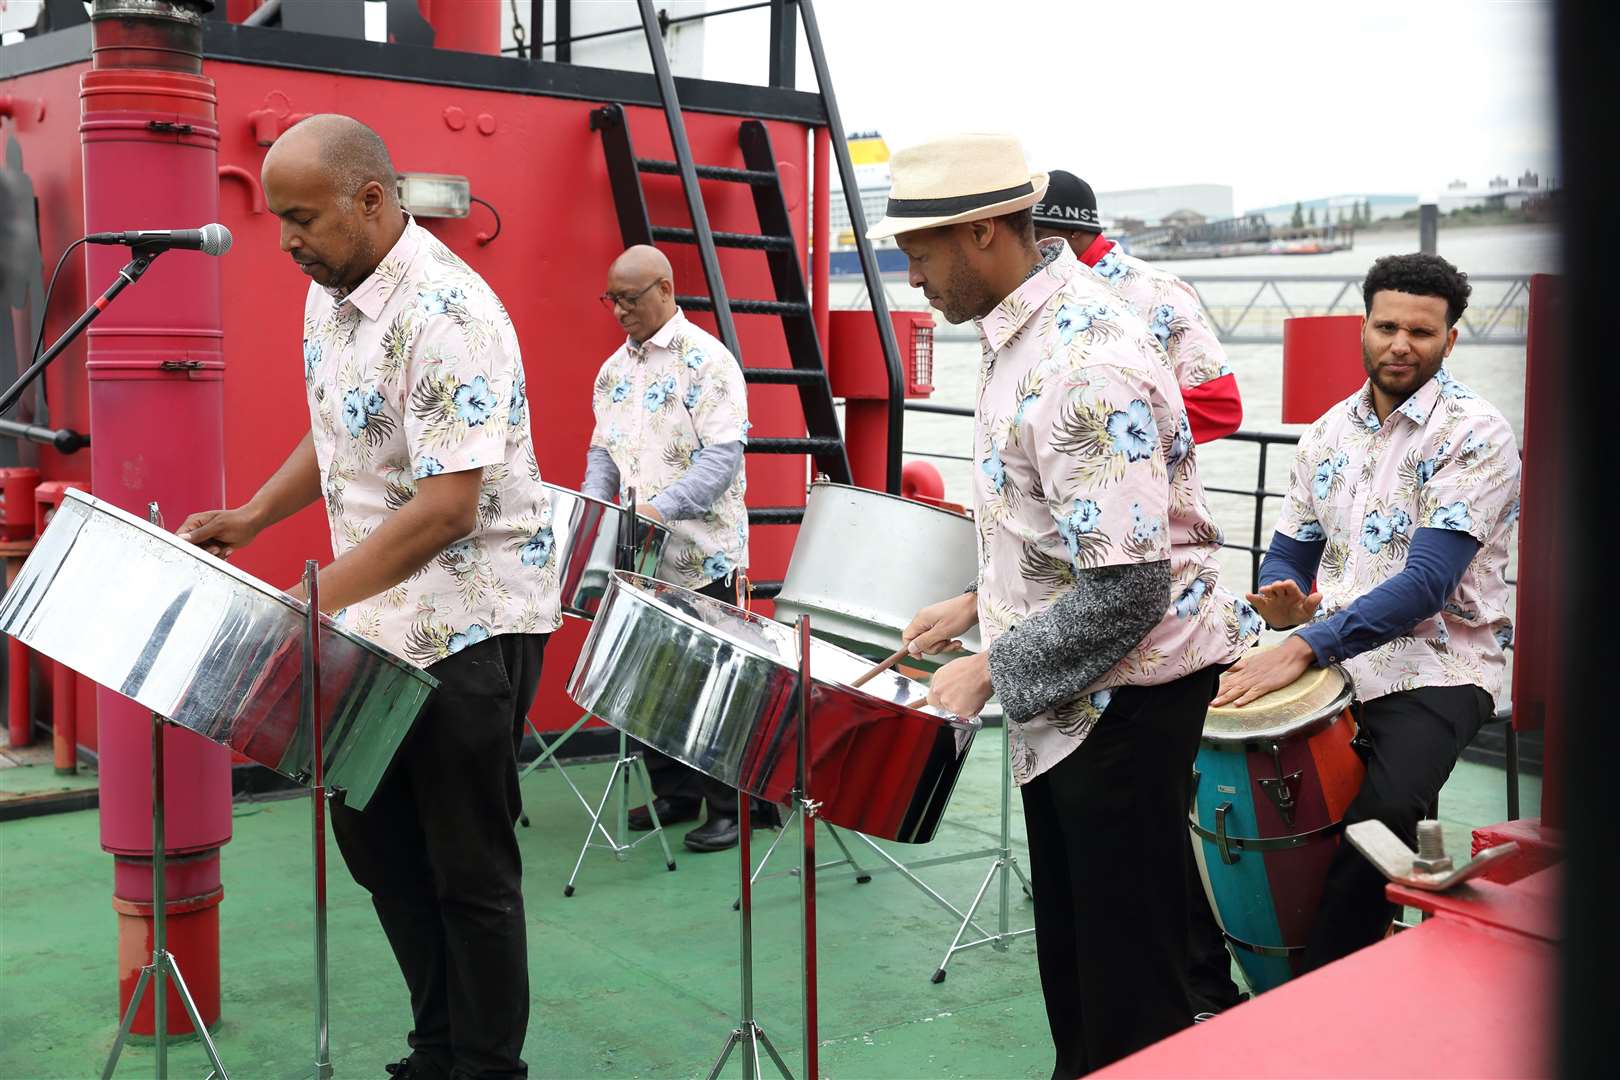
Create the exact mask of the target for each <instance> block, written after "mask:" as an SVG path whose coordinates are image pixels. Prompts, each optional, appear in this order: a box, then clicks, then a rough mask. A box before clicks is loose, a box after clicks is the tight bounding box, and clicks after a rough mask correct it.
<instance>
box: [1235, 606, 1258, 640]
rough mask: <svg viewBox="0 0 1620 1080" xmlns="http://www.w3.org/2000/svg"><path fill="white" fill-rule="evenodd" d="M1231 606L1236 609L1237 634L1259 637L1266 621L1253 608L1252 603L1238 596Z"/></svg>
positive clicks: (1246, 636)
mask: <svg viewBox="0 0 1620 1080" xmlns="http://www.w3.org/2000/svg"><path fill="white" fill-rule="evenodd" d="M1233 607H1234V609H1235V610H1236V611H1237V625H1238V634H1239V635H1241V636H1242V637H1245V638H1252V637H1259V636H1260V631H1261V630H1263V629H1265V625H1266V621H1265V620H1264V619H1262V618H1261V617H1260V613H1259V612H1258V611H1256V610H1254V605H1253V604H1251V603H1249V602H1248V601H1247V600H1245V599H1243V598H1242V597H1239V598H1238V599H1237V600H1236V601H1234V603H1233Z"/></svg>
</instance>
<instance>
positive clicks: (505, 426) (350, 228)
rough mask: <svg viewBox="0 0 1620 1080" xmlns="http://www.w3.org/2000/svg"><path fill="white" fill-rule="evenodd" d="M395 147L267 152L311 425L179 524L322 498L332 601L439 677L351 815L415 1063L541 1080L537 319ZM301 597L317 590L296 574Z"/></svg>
mask: <svg viewBox="0 0 1620 1080" xmlns="http://www.w3.org/2000/svg"><path fill="white" fill-rule="evenodd" d="M394 177H395V173H394V167H393V164H392V163H391V162H390V160H389V156H388V150H387V148H386V147H385V146H384V145H383V142H382V140H381V139H380V138H378V137H377V135H376V133H375V132H373V131H372V130H371V129H370V128H367V127H365V126H364V125H363V124H361V123H359V122H358V121H355V120H353V119H350V118H349V117H346V116H335V115H320V116H313V117H310V118H309V119H307V120H304V121H303V122H301V123H299V124H296V125H294V126H293V127H291V128H289V129H288V130H287V132H286V134H284V135H282V136H281V138H280V139H279V140H277V141H276V143H275V145H274V146H272V147H271V148H270V151H269V153H268V154H267V155H266V156H265V161H264V170H263V180H264V193H265V198H266V200H267V202H268V203H269V206H270V210H271V211H272V212H273V213H274V214H275V215H276V216H277V217H278V218H280V219H281V247H282V250H284V251H286V252H287V254H288V255H289V256H291V257H292V260H293V262H294V263H295V264H297V266H298V269H299V270H300V271H301V272H303V273H304V274H306V275H308V277H309V278H310V282H311V283H310V287H309V294H308V298H307V299H306V301H305V303H304V333H303V337H304V350H303V351H304V355H303V377H304V386H305V389H306V392H307V396H308V401H309V411H310V418H311V422H312V423H311V432H310V434H309V435H307V436H305V437H304V440H303V441H302V442H301V443H299V445H298V447H297V448H296V449H295V450H294V451H293V452H292V455H291V456H290V457H289V458H288V459H287V461H286V463H285V464H283V465H282V466H281V468H280V469H279V470H278V471H277V472H276V473H275V475H274V476H272V477H271V478H270V479H269V480H268V481H267V482H266V483H265V485H264V486H263V487H262V488H260V489H259V491H258V493H257V494H256V495H254V496H253V498H252V499H250V500H248V502H247V503H245V504H244V505H243V506H241V507H238V508H236V509H232V510H216V511H209V512H207V513H202V514H197V515H194V516H193V517H191V518H190V519H189V520H187V521H186V522H185V524H184V525H182V526H181V529H180V534H181V537H182V538H183V539H188V540H190V541H192V542H193V543H196V544H201V545H203V546H204V547H206V548H208V549H209V550H211V551H213V552H215V553H216V554H220V555H228V554H230V553H231V552H232V551H234V550H236V549H238V548H241V547H243V546H245V545H246V544H248V543H249V542H251V541H252V540H253V538H254V537H255V536H257V535H258V534H259V533H260V532H261V531H263V530H264V529H266V528H268V527H269V526H271V525H274V524H275V523H276V522H278V521H281V520H282V519H284V518H286V517H289V516H291V515H292V514H294V513H296V512H297V511H299V510H300V509H302V508H303V507H305V506H307V505H309V504H310V503H312V502H314V501H315V500H316V499H320V498H324V500H325V503H326V511H327V516H328V518H329V519H330V523H331V529H332V550H333V552H334V553H335V554H336V555H337V558H336V559H335V560H334V561H333V562H332V564H331V565H329V566H327V567H325V568H324V569H322V570H321V572H320V598H321V606H322V608H323V609H325V610H327V611H331V612H335V613H336V616H335V617H336V618H337V619H338V620H339V621H340V622H341V623H342V624H343V625H345V626H346V627H347V628H348V629H349V630H352V631H354V632H355V633H358V634H360V635H362V636H363V637H366V638H368V639H370V640H372V641H374V642H376V643H377V644H379V645H381V646H383V647H385V648H387V649H389V650H390V651H392V652H394V653H397V654H398V655H400V656H403V657H405V658H406V659H408V660H411V661H412V662H414V663H416V664H419V665H421V666H422V667H424V668H426V669H427V671H428V672H429V673H430V674H432V675H433V676H434V678H436V679H438V680H439V688H438V690H437V691H436V692H435V693H434V695H433V697H432V698H431V699H430V701H429V703H428V705H427V708H426V709H425V711H424V712H423V713H422V715H421V716H420V717H419V718H418V719H417V722H416V726H415V728H414V729H413V730H412V732H411V734H410V735H409V737H408V738H407V739H406V741H405V743H404V744H403V745H402V746H401V747H400V750H399V752H398V755H397V756H396V758H395V761H394V765H393V768H392V771H391V772H390V773H389V775H388V779H387V780H386V781H385V782H384V784H383V786H382V787H381V788H380V789H379V790H378V791H377V793H376V795H375V796H374V797H373V798H372V800H371V802H370V804H369V805H368V806H367V807H366V810H365V811H364V812H363V813H361V812H357V811H354V810H351V809H349V808H347V807H345V806H344V805H343V803H342V801H341V799H339V800H337V801H335V802H334V805H333V807H332V828H333V831H334V833H335V834H336V836H337V841H338V847H339V849H340V850H341V851H342V852H343V859H344V861H345V862H346V863H347V864H348V867H349V871H350V872H351V873H352V874H353V875H354V878H355V880H356V881H357V882H359V883H360V885H362V886H363V887H364V888H365V889H366V890H367V891H368V892H369V893H371V899H372V904H373V906H374V907H375V908H376V911H377V918H378V921H380V922H381V923H382V927H383V931H384V932H385V933H386V934H387V936H388V942H389V944H390V945H391V946H392V947H393V950H394V956H395V959H396V960H397V961H398V963H399V967H400V971H401V972H402V973H403V975H404V976H405V982H406V985H407V987H408V988H409V990H410V995H411V1012H412V1021H413V1023H412V1030H411V1032H410V1035H409V1043H410V1047H411V1053H410V1055H409V1056H408V1057H406V1058H405V1059H404V1060H403V1061H401V1062H398V1063H396V1064H391V1065H389V1066H387V1071H388V1072H389V1073H390V1074H392V1075H393V1076H395V1077H412V1078H422V1077H429V1078H437V1077H450V1076H455V1077H458V1078H459V1077H520V1076H525V1075H527V1067H526V1066H525V1064H524V1062H523V1059H522V1057H521V1056H520V1055H521V1052H522V1049H523V1039H524V1034H525V1032H526V1030H527V1027H528V1016H529V975H528V954H527V948H526V945H525V927H524V921H523V892H522V864H521V858H520V855H519V853H518V846H517V838H516V836H515V835H514V833H513V826H514V824H515V823H516V821H517V816H518V813H519V810H520V800H519V793H518V775H517V746H518V740H519V737H520V735H521V732H522V725H523V719H524V715H525V714H526V713H527V712H528V709H529V706H530V704H531V703H532V702H533V700H534V694H535V689H536V687H537V686H538V685H539V682H540V667H541V660H542V657H543V654H544V651H545V645H546V636H547V635H548V634H549V633H550V632H551V631H553V630H555V629H556V628H557V627H558V626H559V625H560V624H561V621H562V616H561V604H560V595H559V590H558V582H557V568H556V565H555V560H554V556H553V536H552V529H551V507H550V503H549V500H548V499H547V496H546V494H545V489H544V488H543V487H542V486H541V484H540V469H539V466H538V465H537V464H536V462H535V456H534V446H533V444H532V442H531V441H530V436H529V409H528V399H527V397H526V395H525V391H524V378H523V362H522V357H521V356H520V354H519V351H518V342H517V335H516V333H515V332H514V330H513V328H512V322H511V320H510V319H509V318H508V317H507V315H506V310H505V308H504V307H503V306H502V305H501V302H500V300H499V299H498V298H497V297H496V296H495V294H494V293H493V292H492V291H491V290H490V288H489V286H488V285H486V284H485V283H484V281H483V279H482V278H480V277H479V276H478V275H477V274H476V273H474V272H473V271H472V270H471V269H470V268H469V267H468V266H467V264H466V263H464V262H462V261H461V260H460V259H459V258H457V257H456V256H455V255H454V254H453V253H452V252H451V251H450V250H449V249H447V248H446V247H445V246H444V245H443V244H441V243H440V242H439V241H438V240H437V239H435V238H434V237H433V236H432V235H431V234H430V233H428V232H427V231H426V230H425V229H423V228H422V227H421V226H420V225H418V224H416V222H415V221H414V220H413V219H412V218H411V217H410V215H409V214H406V213H404V212H403V210H402V209H401V207H400V204H399V199H398V197H397V194H396V190H395V179H394ZM293 591H294V592H301V590H293Z"/></svg>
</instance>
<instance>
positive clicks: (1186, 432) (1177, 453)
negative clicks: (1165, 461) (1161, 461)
mask: <svg viewBox="0 0 1620 1080" xmlns="http://www.w3.org/2000/svg"><path fill="white" fill-rule="evenodd" d="M1178 420H1179V421H1180V422H1179V423H1177V424H1176V437H1175V438H1174V439H1171V440H1170V461H1169V464H1170V468H1172V469H1174V468H1175V467H1176V466H1178V465H1180V464H1181V463H1182V462H1183V461H1186V460H1187V455H1188V454H1190V453H1192V446H1193V434H1192V424H1190V423H1188V421H1187V414H1186V413H1182V414H1181V416H1180V417H1179V418H1178Z"/></svg>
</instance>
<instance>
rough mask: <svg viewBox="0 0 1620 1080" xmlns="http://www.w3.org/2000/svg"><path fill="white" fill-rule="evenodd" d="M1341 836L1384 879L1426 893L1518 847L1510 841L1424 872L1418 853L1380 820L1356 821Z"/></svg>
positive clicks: (1466, 876) (1475, 871)
mask: <svg viewBox="0 0 1620 1080" xmlns="http://www.w3.org/2000/svg"><path fill="white" fill-rule="evenodd" d="M1344 835H1345V836H1346V837H1347V838H1348V839H1349V841H1350V842H1351V843H1352V844H1354V845H1355V846H1356V850H1357V851H1359V852H1361V853H1362V854H1363V855H1365V856H1366V857H1367V861H1368V862H1370V863H1372V864H1373V866H1375V867H1377V868H1378V872H1379V873H1381V874H1383V875H1384V876H1385V877H1386V878H1388V879H1389V880H1391V881H1394V882H1397V883H1399V884H1401V885H1410V886H1412V887H1413V888H1414V889H1423V890H1425V891H1427V892H1445V891H1446V890H1447V889H1450V888H1453V887H1454V886H1457V885H1461V884H1462V883H1463V882H1465V881H1467V880H1468V879H1470V878H1475V877H1478V876H1479V875H1481V874H1483V873H1484V872H1485V871H1486V870H1488V869H1490V868H1491V866H1492V865H1494V864H1495V863H1498V862H1501V861H1502V860H1503V859H1504V858H1506V857H1507V856H1509V855H1512V854H1513V853H1514V852H1516V851H1518V850H1519V845H1518V843H1517V842H1515V841H1509V842H1508V843H1506V844H1498V845H1496V846H1495V847H1492V848H1486V849H1485V850H1484V851H1482V852H1480V853H1479V854H1478V855H1476V856H1474V858H1473V859H1472V860H1471V861H1470V862H1468V863H1466V864H1465V865H1463V866H1460V867H1458V868H1457V869H1455V870H1452V871H1450V872H1449V873H1425V872H1424V871H1423V870H1421V869H1419V868H1418V866H1417V863H1418V855H1417V852H1415V851H1413V850H1412V849H1411V848H1409V847H1407V846H1406V844H1405V843H1404V842H1402V840H1401V838H1400V837H1398V836H1396V835H1395V834H1394V833H1393V832H1391V831H1390V829H1389V826H1388V825H1385V824H1384V823H1383V822H1382V821H1358V822H1356V823H1355V824H1354V825H1351V826H1349V827H1348V828H1346V829H1345V830H1344Z"/></svg>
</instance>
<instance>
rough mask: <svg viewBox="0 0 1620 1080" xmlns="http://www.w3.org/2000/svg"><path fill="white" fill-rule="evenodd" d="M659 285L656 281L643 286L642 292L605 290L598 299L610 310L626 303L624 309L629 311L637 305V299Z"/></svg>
mask: <svg viewBox="0 0 1620 1080" xmlns="http://www.w3.org/2000/svg"><path fill="white" fill-rule="evenodd" d="M660 280H662V279H660ZM657 285H658V282H657V281H655V282H653V283H652V284H651V285H648V286H646V287H645V288H643V289H642V290H641V291H640V292H634V293H610V292H605V293H603V294H602V295H601V296H598V297H597V299H598V300H600V301H602V306H603V307H605V308H607V309H608V310H609V311H613V310H614V309H615V308H617V307H618V306H619V305H621V304H623V305H624V309H625V310H626V311H629V310H630V309H631V308H633V307H635V306H636V303H637V301H639V300H640V299H641V298H642V297H643V296H645V295H647V292H648V290H650V289H653V288H656V287H657Z"/></svg>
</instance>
